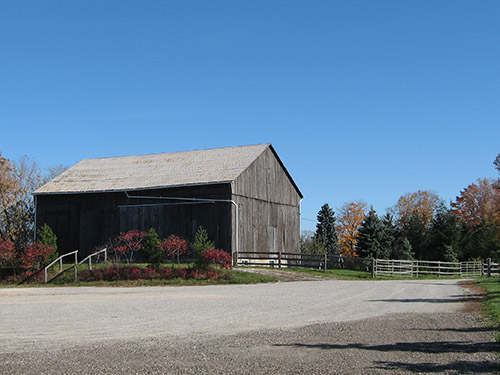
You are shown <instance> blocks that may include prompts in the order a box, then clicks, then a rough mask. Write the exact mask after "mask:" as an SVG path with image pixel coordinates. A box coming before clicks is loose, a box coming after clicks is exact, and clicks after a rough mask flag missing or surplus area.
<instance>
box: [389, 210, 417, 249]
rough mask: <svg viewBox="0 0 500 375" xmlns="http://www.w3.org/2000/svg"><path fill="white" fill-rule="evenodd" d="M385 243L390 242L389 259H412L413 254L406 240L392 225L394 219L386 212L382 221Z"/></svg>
mask: <svg viewBox="0 0 500 375" xmlns="http://www.w3.org/2000/svg"><path fill="white" fill-rule="evenodd" d="M382 224H383V225H384V230H385V235H386V238H387V241H388V242H390V244H391V245H390V248H391V253H390V255H389V258H390V259H413V257H414V255H415V254H414V253H413V251H412V247H411V244H410V241H408V238H406V237H405V236H404V235H403V234H402V233H401V232H400V231H399V230H398V229H397V228H396V226H395V225H394V218H393V216H392V215H391V214H390V213H389V212H388V213H386V214H385V215H384V217H383V219H382Z"/></svg>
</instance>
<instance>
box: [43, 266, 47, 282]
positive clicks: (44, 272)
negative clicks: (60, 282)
mask: <svg viewBox="0 0 500 375" xmlns="http://www.w3.org/2000/svg"><path fill="white" fill-rule="evenodd" d="M43 282H44V283H45V284H47V268H44V269H43Z"/></svg>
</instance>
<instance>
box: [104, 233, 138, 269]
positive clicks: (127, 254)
mask: <svg viewBox="0 0 500 375" xmlns="http://www.w3.org/2000/svg"><path fill="white" fill-rule="evenodd" d="M146 236H147V233H146V232H142V231H139V230H131V231H128V232H127V233H123V232H122V233H120V235H119V236H118V237H116V239H115V244H114V245H113V247H112V249H111V252H112V253H113V254H114V255H115V259H116V260H119V259H120V258H125V261H126V262H127V263H129V262H131V261H132V259H133V258H134V255H135V254H136V253H137V252H138V251H139V250H141V248H142V246H143V242H144V239H145V238H146Z"/></svg>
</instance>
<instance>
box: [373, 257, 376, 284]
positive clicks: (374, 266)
mask: <svg viewBox="0 0 500 375" xmlns="http://www.w3.org/2000/svg"><path fill="white" fill-rule="evenodd" d="M376 267H377V265H376V260H375V258H372V279H374V278H375V276H376V274H377V271H376V270H375V268H376Z"/></svg>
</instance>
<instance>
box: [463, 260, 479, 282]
mask: <svg viewBox="0 0 500 375" xmlns="http://www.w3.org/2000/svg"><path fill="white" fill-rule="evenodd" d="M482 268H483V264H482V263H480V262H460V277H462V278H465V279H468V278H475V277H481V276H482Z"/></svg>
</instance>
